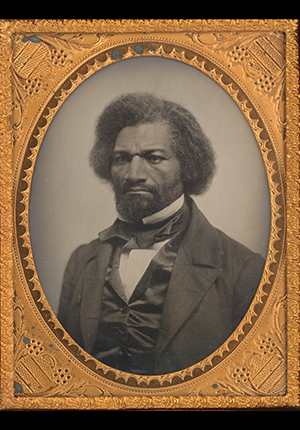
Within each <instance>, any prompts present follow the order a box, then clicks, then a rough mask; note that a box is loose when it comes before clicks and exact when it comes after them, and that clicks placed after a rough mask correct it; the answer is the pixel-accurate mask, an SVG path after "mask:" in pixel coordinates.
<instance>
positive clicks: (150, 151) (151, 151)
mask: <svg viewBox="0 0 300 430" xmlns="http://www.w3.org/2000/svg"><path fill="white" fill-rule="evenodd" d="M154 152H160V153H162V154H166V151H165V150H164V149H159V148H157V149H145V150H144V151H140V152H136V153H134V154H132V153H131V152H129V151H125V150H123V149H117V150H113V154H114V155H115V154H129V155H131V156H134V155H151V154H153V153H154Z"/></svg>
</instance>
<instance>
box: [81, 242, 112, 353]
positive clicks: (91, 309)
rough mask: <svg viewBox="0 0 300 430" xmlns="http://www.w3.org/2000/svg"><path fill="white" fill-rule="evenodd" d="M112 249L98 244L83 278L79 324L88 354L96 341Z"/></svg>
mask: <svg viewBox="0 0 300 430" xmlns="http://www.w3.org/2000/svg"><path fill="white" fill-rule="evenodd" d="M112 249H113V246H112V245H111V244H110V243H109V242H105V243H100V244H99V247H98V252H97V254H98V255H95V258H93V259H91V260H90V262H89V264H88V265H87V268H86V274H85V276H84V288H83V294H82V303H81V310H80V323H81V332H82V336H83V341H84V347H85V350H86V351H87V352H88V353H90V354H91V353H92V351H93V347H94V344H95V341H96V336H97V330H98V325H99V320H100V314H101V306H102V296H103V288H104V282H105V275H106V269H107V266H108V263H109V260H110V258H111V253H112Z"/></svg>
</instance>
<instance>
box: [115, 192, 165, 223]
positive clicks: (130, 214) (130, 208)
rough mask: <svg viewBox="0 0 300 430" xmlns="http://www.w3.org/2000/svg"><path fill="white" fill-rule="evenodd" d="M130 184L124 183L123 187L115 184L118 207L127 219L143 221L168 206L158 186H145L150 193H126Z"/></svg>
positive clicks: (136, 221)
mask: <svg viewBox="0 0 300 430" xmlns="http://www.w3.org/2000/svg"><path fill="white" fill-rule="evenodd" d="M129 189H130V185H126V184H125V185H124V186H123V187H122V188H119V187H117V186H114V192H115V202H116V209H117V211H118V213H119V214H120V215H121V216H122V218H124V219H125V220H127V221H130V222H133V223H136V224H138V223H141V222H142V219H143V218H146V217H147V216H150V215H153V214H154V213H156V212H159V211H160V210H161V209H163V208H164V207H166V206H168V204H170V203H171V202H170V203H168V204H166V201H165V196H164V198H162V196H161V194H160V193H159V190H158V189H157V187H154V186H152V187H149V186H147V188H144V187H143V189H145V190H147V191H149V194H140V195H139V194H136V195H134V194H126V193H127V191H129Z"/></svg>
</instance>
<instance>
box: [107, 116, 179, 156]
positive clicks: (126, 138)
mask: <svg viewBox="0 0 300 430" xmlns="http://www.w3.org/2000/svg"><path fill="white" fill-rule="evenodd" d="M146 150H158V151H164V152H172V153H173V148H172V142H171V138H170V134H169V127H168V125H167V124H165V123H163V122H157V123H153V124H140V125H138V126H136V127H125V128H123V129H122V130H121V131H120V133H119V134H118V136H117V139H116V143H115V147H114V152H116V151H126V152H135V151H146Z"/></svg>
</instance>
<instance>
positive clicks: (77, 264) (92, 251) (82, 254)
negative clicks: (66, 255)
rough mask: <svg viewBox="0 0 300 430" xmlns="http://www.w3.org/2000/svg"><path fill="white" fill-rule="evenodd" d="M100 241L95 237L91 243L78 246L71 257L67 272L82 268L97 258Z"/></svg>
mask: <svg viewBox="0 0 300 430" xmlns="http://www.w3.org/2000/svg"><path fill="white" fill-rule="evenodd" d="M99 243H100V241H99V239H95V240H93V241H91V242H90V243H87V244H84V245H80V246H79V247H78V248H76V249H75V251H73V253H72V255H71V257H70V259H69V262H68V265H67V268H66V272H68V271H71V272H74V271H79V270H82V268H83V267H85V266H86V265H87V264H88V263H89V262H90V261H91V260H93V259H95V258H96V257H97V252H98V247H99Z"/></svg>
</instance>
